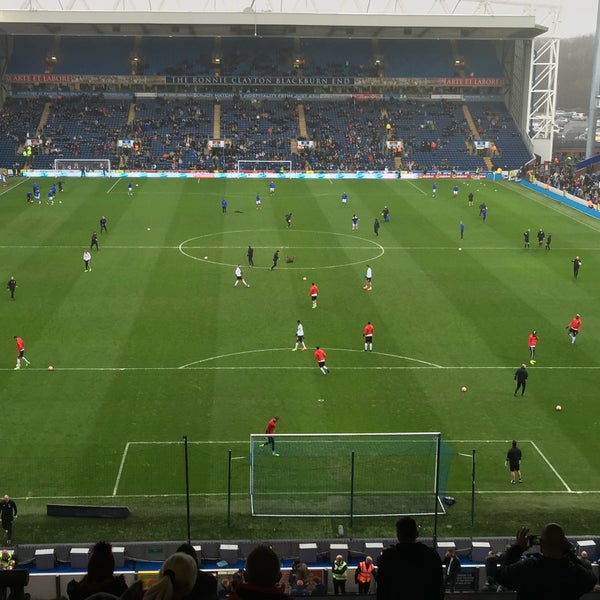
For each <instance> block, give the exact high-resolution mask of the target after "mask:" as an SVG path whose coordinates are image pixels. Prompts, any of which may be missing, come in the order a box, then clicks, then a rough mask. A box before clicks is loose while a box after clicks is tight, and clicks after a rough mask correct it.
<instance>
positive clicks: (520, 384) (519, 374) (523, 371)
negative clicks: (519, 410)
mask: <svg viewBox="0 0 600 600" xmlns="http://www.w3.org/2000/svg"><path fill="white" fill-rule="evenodd" d="M527 377H529V373H528V372H527V367H526V366H525V363H523V364H522V365H521V366H520V367H519V368H518V369H517V370H516V371H515V378H514V379H515V381H516V382H517V387H516V388H515V394H514V395H515V397H516V396H517V392H518V391H519V388H520V389H521V396H523V395H524V394H525V386H526V385H527Z"/></svg>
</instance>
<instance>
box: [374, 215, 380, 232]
mask: <svg viewBox="0 0 600 600" xmlns="http://www.w3.org/2000/svg"><path fill="white" fill-rule="evenodd" d="M380 226H381V225H380V224H379V219H378V218H377V217H375V222H374V223H373V231H374V232H375V235H379V227H380Z"/></svg>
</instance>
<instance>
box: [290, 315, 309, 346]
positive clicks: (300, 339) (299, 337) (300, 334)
mask: <svg viewBox="0 0 600 600" xmlns="http://www.w3.org/2000/svg"><path fill="white" fill-rule="evenodd" d="M300 344H302V352H306V351H307V350H308V348H307V347H306V344H305V343H304V327H302V323H300V319H298V326H297V327H296V345H295V346H294V347H293V348H292V352H296V350H298V346H299V345H300Z"/></svg>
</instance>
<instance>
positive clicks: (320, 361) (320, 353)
mask: <svg viewBox="0 0 600 600" xmlns="http://www.w3.org/2000/svg"><path fill="white" fill-rule="evenodd" d="M326 358H327V354H325V351H324V350H322V349H321V347H320V346H317V348H316V350H315V360H316V361H317V365H319V369H321V373H323V375H327V373H329V369H328V368H327V365H325V359H326Z"/></svg>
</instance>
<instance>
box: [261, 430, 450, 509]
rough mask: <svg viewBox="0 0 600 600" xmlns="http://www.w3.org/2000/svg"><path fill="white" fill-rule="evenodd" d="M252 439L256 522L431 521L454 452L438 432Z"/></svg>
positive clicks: (279, 435) (439, 507)
mask: <svg viewBox="0 0 600 600" xmlns="http://www.w3.org/2000/svg"><path fill="white" fill-rule="evenodd" d="M272 437H273V439H274V441H275V451H276V453H277V455H273V451H272V448H271V446H270V445H269V444H265V441H266V436H265V434H261V435H258V434H252V435H251V436H250V500H251V505H252V506H251V508H252V514H253V515H254V516H273V517H345V516H357V517H359V516H396V515H432V514H436V513H440V512H445V511H444V503H443V502H442V499H443V498H444V496H445V495H446V485H447V480H448V473H449V471H450V465H451V462H452V459H453V458H454V457H455V456H456V452H455V451H454V450H452V449H451V448H450V447H449V446H448V445H447V444H446V443H445V442H444V441H443V440H442V439H441V435H440V434H439V433H352V434H350V433H340V434H289V435H286V434H275V435H273V436H272Z"/></svg>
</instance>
